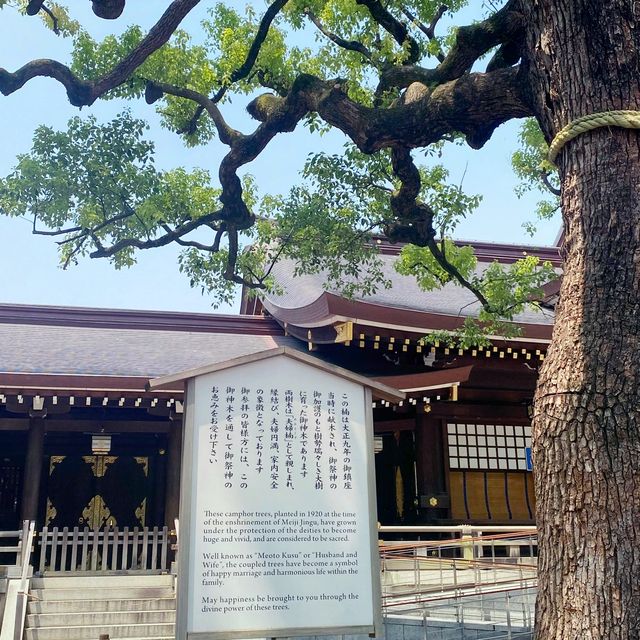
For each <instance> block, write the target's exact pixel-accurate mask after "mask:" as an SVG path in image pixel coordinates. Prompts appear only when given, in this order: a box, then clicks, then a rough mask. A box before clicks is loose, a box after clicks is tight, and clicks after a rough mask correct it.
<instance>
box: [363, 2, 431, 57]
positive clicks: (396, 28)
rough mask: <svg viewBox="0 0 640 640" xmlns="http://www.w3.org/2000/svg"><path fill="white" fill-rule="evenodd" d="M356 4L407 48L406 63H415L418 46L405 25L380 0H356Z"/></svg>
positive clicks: (418, 51)
mask: <svg viewBox="0 0 640 640" xmlns="http://www.w3.org/2000/svg"><path fill="white" fill-rule="evenodd" d="M356 4H361V5H364V6H365V7H367V9H368V10H369V13H370V14H371V17H372V18H373V19H374V20H375V21H376V22H377V23H378V24H379V25H380V26H381V27H382V28H383V29H385V30H386V31H388V32H389V33H390V34H391V36H393V39H394V40H395V41H396V42H397V43H398V44H399V45H400V46H401V47H406V48H407V53H408V55H407V60H406V64H415V63H416V62H417V61H418V59H419V58H420V47H419V46H418V43H417V42H416V41H415V40H414V38H412V37H411V34H410V33H409V30H408V29H407V26H406V25H405V24H404V23H402V22H401V21H400V20H398V19H397V18H396V17H395V16H393V14H391V13H390V12H389V11H388V10H387V9H386V8H385V6H384V5H383V4H382V2H380V0H356Z"/></svg>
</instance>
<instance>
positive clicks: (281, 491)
mask: <svg viewBox="0 0 640 640" xmlns="http://www.w3.org/2000/svg"><path fill="white" fill-rule="evenodd" d="M180 379H184V380H185V381H186V404H185V435H184V449H183V462H182V481H181V504H180V529H181V532H180V533H181V538H180V539H181V548H180V566H179V571H178V614H177V637H178V638H179V639H181V640H190V639H192V638H193V639H196V638H197V639H203V640H205V639H218V638H223V637H224V638H251V637H289V636H301V635H319V634H356V633H368V634H374V633H376V631H378V630H379V629H380V623H381V601H380V570H379V557H378V549H377V530H376V522H377V517H376V506H375V477H374V466H373V424H372V413H371V401H372V391H373V392H374V393H375V395H376V397H381V398H384V399H387V400H392V401H398V400H401V399H402V398H403V397H404V394H402V393H400V392H398V391H397V390H395V389H391V388H389V387H386V386H384V385H380V384H378V383H375V382H372V381H369V380H367V379H366V378H363V377H361V376H357V375H355V374H352V373H351V372H349V371H346V370H344V369H339V368H337V367H333V366H331V365H328V364H326V363H324V362H322V361H321V360H319V359H317V358H314V357H312V356H309V355H307V354H305V353H301V352H298V351H295V350H290V349H287V348H286V347H281V348H278V349H273V350H270V351H266V352H261V353H257V354H255V355H252V356H246V357H243V358H238V359H236V360H233V361H228V362H225V363H222V364H216V365H212V366H211V367H204V368H201V369H199V370H194V371H188V372H185V373H183V374H179V375H176V376H170V377H165V378H160V379H157V380H154V381H152V382H151V384H150V386H151V387H152V388H155V387H158V386H162V385H165V384H168V383H171V382H175V381H176V380H180Z"/></svg>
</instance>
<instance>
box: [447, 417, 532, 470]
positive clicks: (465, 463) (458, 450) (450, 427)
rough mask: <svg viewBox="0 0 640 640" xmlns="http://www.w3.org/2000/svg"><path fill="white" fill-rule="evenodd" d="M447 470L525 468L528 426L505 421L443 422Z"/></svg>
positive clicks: (529, 434)
mask: <svg viewBox="0 0 640 640" xmlns="http://www.w3.org/2000/svg"><path fill="white" fill-rule="evenodd" d="M447 442H448V451H449V468H450V469H482V470H487V469H489V470H491V469H496V470H505V471H526V470H527V448H530V447H531V427H530V426H528V425H527V426H522V425H508V424H460V423H449V424H447Z"/></svg>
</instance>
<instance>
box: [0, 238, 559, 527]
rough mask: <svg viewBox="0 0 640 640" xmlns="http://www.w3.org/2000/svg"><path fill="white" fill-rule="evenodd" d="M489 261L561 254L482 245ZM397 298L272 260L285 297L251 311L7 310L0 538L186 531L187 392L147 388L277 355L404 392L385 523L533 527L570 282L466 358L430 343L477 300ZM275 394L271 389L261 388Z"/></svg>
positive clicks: (391, 428) (386, 417) (377, 414)
mask: <svg viewBox="0 0 640 640" xmlns="http://www.w3.org/2000/svg"><path fill="white" fill-rule="evenodd" d="M474 246H475V250H476V255H477V257H478V261H479V268H482V265H483V264H484V265H486V264H487V263H490V262H492V261H494V260H498V261H499V262H503V263H510V262H514V261H515V260H517V259H518V258H521V257H522V256H523V254H529V255H536V256H539V257H540V258H541V259H543V260H549V261H551V262H552V263H553V264H554V265H555V266H556V267H558V268H559V267H560V256H559V252H558V249H557V248H556V247H546V248H539V247H523V246H513V245H499V244H488V243H475V245H474ZM380 250H381V254H382V258H383V260H384V269H385V271H386V275H387V276H388V277H389V278H390V279H391V280H392V281H393V287H392V288H390V289H387V290H382V291H380V292H378V293H375V294H373V295H371V296H367V297H361V298H354V299H347V298H345V297H343V296H341V295H340V294H339V293H337V292H333V291H327V290H325V289H324V288H323V283H324V279H323V277H322V276H320V275H310V276H300V277H295V278H294V277H293V276H292V273H293V269H292V265H291V264H288V263H287V262H283V263H281V264H279V265H277V267H276V269H275V271H274V275H275V277H276V279H277V280H278V282H279V283H280V284H281V285H282V286H283V290H284V293H283V294H282V295H272V294H269V295H266V296H262V297H260V298H255V297H251V296H248V295H246V294H245V295H243V298H242V306H241V313H240V314H239V315H217V314H198V313H174V312H158V311H125V310H110V309H85V308H63V307H51V306H30V305H16V304H1V305H0V530H3V529H4V530H11V529H17V528H19V526H20V523H21V521H22V520H24V519H30V520H35V521H36V527H37V529H42V528H43V527H47V528H53V527H57V528H63V527H68V528H73V527H79V528H83V527H88V528H89V529H94V530H95V529H105V528H113V527H120V528H121V527H139V528H150V527H159V526H164V525H167V526H169V527H173V523H174V520H175V518H177V516H178V500H179V488H180V459H181V440H182V415H183V400H184V398H183V389H182V386H181V385H179V384H176V385H175V388H169V389H163V390H161V391H160V390H153V391H147V390H145V389H146V384H147V382H148V381H149V380H150V379H151V378H155V377H159V376H167V375H170V374H174V373H177V372H180V371H183V370H187V369H193V368H196V367H200V366H206V365H210V364H213V363H217V362H223V361H226V360H229V359H231V358H234V357H239V356H245V355H250V354H254V353H257V352H259V351H264V350H266V349H270V348H273V347H278V346H287V347H290V348H292V349H298V350H301V351H305V352H311V353H312V354H313V355H314V356H316V357H318V358H321V359H323V360H325V361H327V362H329V363H332V364H334V365H338V366H340V367H343V368H345V369H348V370H350V371H352V372H354V373H357V374H360V375H364V376H366V377H369V378H373V379H375V380H376V381H377V382H380V383H383V384H385V385H388V386H390V387H394V388H395V389H398V390H400V391H402V392H404V393H405V395H406V399H405V400H402V401H399V402H396V403H394V402H389V401H388V400H384V399H380V398H378V399H376V398H375V397H374V402H373V416H374V430H375V436H376V437H375V451H376V453H375V460H376V484H377V503H378V519H379V521H380V522H381V523H382V524H389V525H404V524H406V525H419V524H447V525H448V524H459V523H472V524H506V525H521V524H532V523H533V522H534V507H535V495H534V492H533V482H532V474H531V459H530V447H531V427H530V412H531V402H532V397H533V392H534V388H535V384H536V378H537V371H538V367H539V366H540V364H541V363H542V361H543V360H544V357H545V352H546V349H547V345H548V344H549V341H550V338H551V329H552V326H553V307H554V303H555V297H556V296H557V288H558V287H557V283H556V282H552V283H549V285H548V287H547V294H548V296H547V297H546V298H545V300H543V301H540V306H539V309H538V310H536V311H527V312H525V313H523V314H521V315H519V316H518V317H517V318H515V322H517V324H518V325H519V327H520V329H521V335H520V336H519V337H518V338H515V339H510V340H504V339H502V338H500V337H497V336H496V337H494V338H492V344H491V346H490V347H485V348H482V347H478V348H470V349H457V348H456V349H454V348H450V347H448V346H446V345H444V344H440V343H438V342H428V341H427V342H425V341H423V338H424V336H425V335H428V334H429V333H430V332H432V331H435V330H452V329H455V328H457V327H459V326H460V325H461V323H462V322H463V320H464V317H465V316H468V315H471V316H472V315H473V314H474V313H476V312H477V308H478V307H477V303H476V302H474V298H473V296H472V294H471V293H469V292H468V291H466V290H464V289H462V288H460V287H457V286H454V285H451V284H450V285H447V286H445V287H444V288H443V289H441V290H439V291H434V292H430V293H425V292H423V291H421V290H419V289H418V287H417V285H416V283H415V281H414V280H413V279H412V278H410V277H405V276H400V275H398V274H397V273H395V272H394V270H393V266H392V263H393V261H394V259H395V258H396V256H397V253H398V247H397V246H395V245H387V244H385V243H381V245H380ZM265 384H266V385H268V381H265Z"/></svg>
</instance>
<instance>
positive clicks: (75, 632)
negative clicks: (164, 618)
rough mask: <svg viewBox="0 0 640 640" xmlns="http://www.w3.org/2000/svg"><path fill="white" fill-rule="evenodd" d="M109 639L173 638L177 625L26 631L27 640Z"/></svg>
mask: <svg viewBox="0 0 640 640" xmlns="http://www.w3.org/2000/svg"><path fill="white" fill-rule="evenodd" d="M105 634H108V635H109V638H112V639H114V640H115V639H117V638H160V637H162V638H173V637H175V625H174V624H170V623H166V624H125V625H101V626H95V627H94V626H91V627H89V626H86V625H85V626H81V627H65V626H62V627H46V628H39V629H38V628H36V629H26V630H25V632H24V638H25V640H96V638H99V637H100V636H101V635H105Z"/></svg>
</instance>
